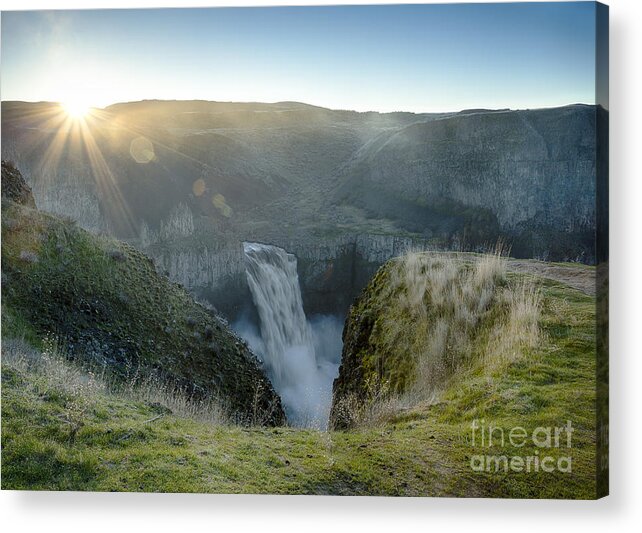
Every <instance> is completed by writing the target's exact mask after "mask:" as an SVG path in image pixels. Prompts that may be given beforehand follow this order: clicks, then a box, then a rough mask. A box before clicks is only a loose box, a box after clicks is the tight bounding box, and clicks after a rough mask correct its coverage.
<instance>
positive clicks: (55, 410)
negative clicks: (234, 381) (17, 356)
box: [2, 281, 596, 498]
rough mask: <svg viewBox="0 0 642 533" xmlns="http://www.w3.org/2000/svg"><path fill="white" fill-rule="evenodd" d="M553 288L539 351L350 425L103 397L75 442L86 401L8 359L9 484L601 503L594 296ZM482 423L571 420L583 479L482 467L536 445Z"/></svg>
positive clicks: (471, 372) (476, 369) (5, 434)
mask: <svg viewBox="0 0 642 533" xmlns="http://www.w3.org/2000/svg"><path fill="white" fill-rule="evenodd" d="M542 294H543V306H542V314H541V328H542V330H543V332H544V335H543V338H542V340H541V342H540V343H539V344H538V346H537V347H536V348H535V349H534V350H532V353H530V354H529V355H528V357H525V358H522V359H519V360H516V361H513V362H512V363H509V364H507V365H505V366H502V367H501V368H499V367H498V368H494V369H493V370H489V369H488V368H487V367H485V366H484V365H482V364H478V365H475V366H473V367H471V368H469V369H468V370H466V371H465V372H461V373H458V374H457V375H455V376H453V377H452V379H451V380H450V381H449V382H448V386H447V387H446V388H445V390H444V393H443V394H442V396H441V397H440V398H439V401H438V402H437V403H432V404H425V405H420V406H417V407H415V408H413V409H410V410H408V411H404V412H401V413H398V414H397V415H395V416H393V417H391V418H390V419H388V420H387V421H386V422H385V423H383V424H381V425H379V426H377V427H370V428H361V429H355V430H349V431H331V432H318V431H311V430H301V429H293V428H287V427H278V428H241V427H238V426H215V425H212V424H206V423H202V422H198V421H196V420H193V419H190V418H182V417H178V416H176V415H174V414H170V413H167V412H166V411H164V410H161V409H159V407H158V406H155V405H150V404H147V403H144V402H137V401H132V400H128V399H126V398H123V397H120V396H119V395H117V394H108V393H105V392H99V393H94V394H92V395H90V396H89V397H88V398H89V399H88V400H87V402H88V405H86V406H85V409H86V410H85V411H84V414H83V415H82V425H81V427H79V429H78V430H77V431H76V432H75V434H74V436H73V437H72V431H71V429H72V428H71V425H70V424H69V423H68V422H66V420H68V419H69V416H68V413H69V410H70V409H72V408H73V405H74V404H73V402H74V401H75V398H74V395H71V396H70V395H69V393H67V392H65V390H64V387H57V386H55V384H53V385H52V384H51V383H49V382H48V381H47V379H46V376H40V377H39V376H38V375H36V374H34V373H32V372H29V371H25V370H21V369H20V368H18V367H15V368H14V367H12V366H11V365H7V364H4V365H3V368H2V384H3V388H2V422H3V424H2V448H3V454H2V459H3V471H2V474H3V475H2V488H3V489H32V490H36V489H41V490H65V489H66V490H101V491H163V492H216V493H240V492H249V493H276V494H285V493H288V494H289V493H294V494H377V495H410V496H418V495H430V496H446V495H450V496H500V497H516V498H526V497H528V498H593V497H594V496H595V490H596V489H595V347H594V327H595V299H594V298H593V297H590V296H586V295H584V294H582V293H580V292H579V291H576V290H573V289H570V288H567V287H565V286H562V285H560V284H557V283H553V282H550V281H546V282H544V283H543V287H542ZM160 415H162V416H160ZM159 416H160V418H158V417H159ZM482 418H483V419H484V420H485V421H486V423H491V422H492V423H494V424H495V425H497V426H500V427H503V428H506V429H509V428H511V427H514V426H522V427H524V428H526V429H527V430H529V431H532V430H533V429H535V428H536V427H538V426H557V425H561V424H564V423H566V421H567V420H571V421H572V424H573V427H574V428H575V432H574V434H573V442H572V444H573V446H572V449H571V451H570V454H571V455H572V461H573V463H572V473H563V472H553V473H546V472H539V473H529V474H527V473H510V474H505V473H504V472H500V473H486V472H484V473H479V472H474V471H473V470H471V468H470V458H471V456H473V455H475V454H481V453H486V454H490V453H501V454H506V455H515V454H520V455H529V454H532V453H534V452H535V451H536V450H535V449H534V447H533V446H532V445H531V446H525V447H523V448H512V447H510V446H507V447H505V448H503V449H495V448H493V449H491V450H490V451H488V450H485V449H482V448H481V447H479V446H477V447H473V446H471V438H470V437H471V427H470V426H471V423H472V421H473V420H475V419H482ZM547 453H548V452H547ZM561 453H566V450H559V451H556V450H552V451H551V452H550V454H551V455H555V456H557V455H559V454H561Z"/></svg>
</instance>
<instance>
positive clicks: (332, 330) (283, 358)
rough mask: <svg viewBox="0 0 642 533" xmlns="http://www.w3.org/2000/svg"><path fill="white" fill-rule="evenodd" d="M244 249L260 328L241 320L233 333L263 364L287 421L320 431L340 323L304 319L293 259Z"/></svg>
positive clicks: (269, 250) (258, 247)
mask: <svg viewBox="0 0 642 533" xmlns="http://www.w3.org/2000/svg"><path fill="white" fill-rule="evenodd" d="M244 250H245V257H246V274H247V280H248V285H249V287H250V291H251V293H252V299H253V301H254V305H255V306H256V309H257V312H258V315H259V320H260V326H258V327H257V325H255V324H253V323H252V322H250V321H249V320H247V319H245V318H241V319H240V320H238V321H237V322H236V323H235V324H234V325H233V328H234V329H235V330H236V331H237V332H238V333H239V335H241V336H242V337H243V338H244V339H245V340H246V341H247V342H248V344H249V346H250V348H252V350H253V351H254V352H255V353H256V355H257V356H258V357H259V359H260V360H261V362H262V363H263V366H264V368H265V371H266V373H267V374H268V376H269V378H270V380H271V381H272V384H273V386H274V388H275V389H276V391H277V392H278V393H279V395H280V396H281V399H282V401H283V404H284V407H285V410H286V413H287V416H288V420H289V422H290V423H291V424H293V425H296V426H300V427H312V428H317V429H325V428H326V427H327V423H328V416H329V411H330V405H331V402H332V382H333V381H334V378H335V377H336V376H337V374H338V370H339V363H340V362H341V348H342V341H341V332H342V329H343V321H342V320H341V318H340V317H337V316H331V315H314V316H312V317H310V318H309V319H308V318H307V317H306V316H305V312H304V310H303V303H302V298H301V289H300V287H299V278H298V274H297V263H296V257H295V256H294V255H292V254H288V253H287V252H286V251H285V250H283V249H281V248H278V247H276V246H270V245H265V244H257V243H244Z"/></svg>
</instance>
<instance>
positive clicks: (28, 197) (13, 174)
mask: <svg viewBox="0 0 642 533" xmlns="http://www.w3.org/2000/svg"><path fill="white" fill-rule="evenodd" d="M2 197H3V198H6V199H8V200H11V201H13V202H16V203H17V204H22V205H25V206H27V207H33V208H35V207H36V202H34V199H33V194H31V189H30V188H29V186H28V185H27V183H26V182H25V180H24V178H23V177H22V174H20V171H19V170H18V169H17V168H16V167H15V166H14V165H13V163H11V162H10V161H4V160H3V161H2Z"/></svg>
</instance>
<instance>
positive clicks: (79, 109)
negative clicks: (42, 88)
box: [61, 100, 91, 120]
mask: <svg viewBox="0 0 642 533" xmlns="http://www.w3.org/2000/svg"><path fill="white" fill-rule="evenodd" d="M61 106H62V108H63V109H64V110H65V113H67V115H68V116H69V118H71V119H72V120H82V119H84V118H85V117H86V116H87V115H88V114H89V112H90V110H91V107H90V106H89V104H87V103H86V102H83V101H82V100H69V101H68V102H61Z"/></svg>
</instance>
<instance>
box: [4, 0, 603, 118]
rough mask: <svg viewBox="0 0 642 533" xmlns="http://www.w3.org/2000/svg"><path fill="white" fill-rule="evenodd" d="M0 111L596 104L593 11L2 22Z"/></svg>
mask: <svg viewBox="0 0 642 533" xmlns="http://www.w3.org/2000/svg"><path fill="white" fill-rule="evenodd" d="M1 54H2V81H1V91H2V93H1V97H2V99H3V100H29V101H35V100H50V101H65V100H69V99H74V98H79V99H83V100H86V101H87V102H88V103H89V104H91V105H95V106H100V107H102V106H105V105H108V104H111V103H114V102H118V101H129V100H140V99H145V98H162V99H192V98H198V99H206V100H222V101H265V102H274V101H280V100H297V101H302V102H307V103H311V104H316V105H321V106H325V107H332V108H340V109H356V110H359V111H365V110H376V111H393V110H408V111H446V110H459V109H463V108H470V107H491V108H498V107H511V108H527V107H547V106H556V105H564V104H568V103H573V102H585V103H594V99H595V94H594V93H595V89H594V87H595V57H594V54H595V5H594V4H593V3H592V2H579V3H570V2H569V3H544V4H542V3H526V4H445V5H423V6H417V5H414V6H413V5H405V6H404V5H391V6H348V7H341V6H338V7H299V8H295V7H282V8H214V9H174V10H169V9H159V10H101V11H50V12H43V11H41V12H4V13H2V52H1Z"/></svg>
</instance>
